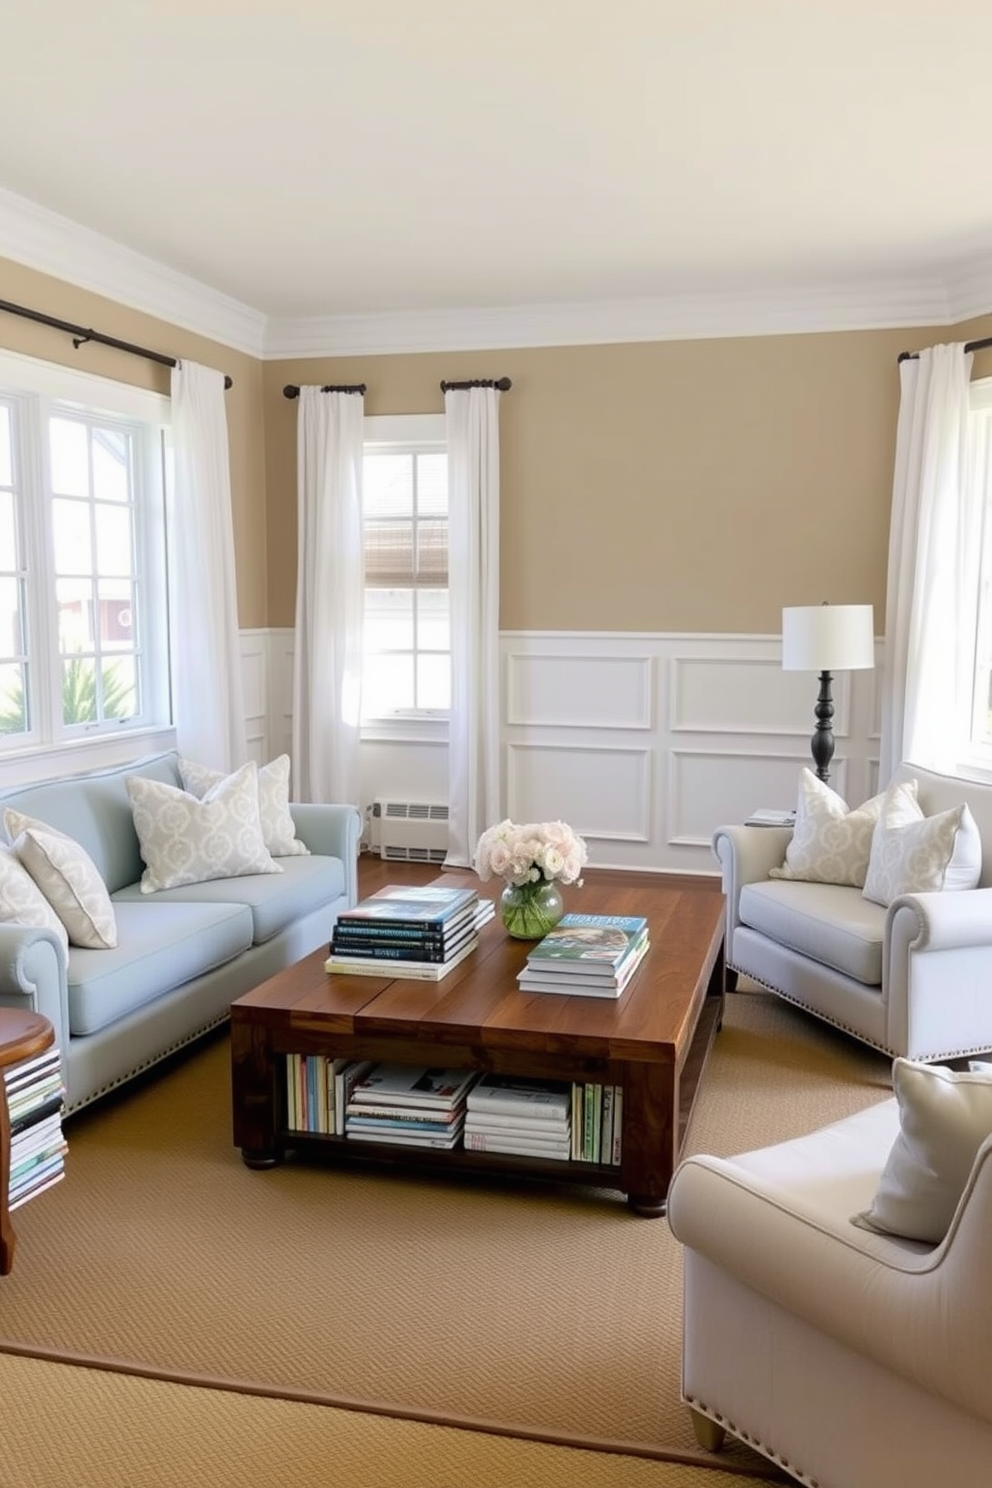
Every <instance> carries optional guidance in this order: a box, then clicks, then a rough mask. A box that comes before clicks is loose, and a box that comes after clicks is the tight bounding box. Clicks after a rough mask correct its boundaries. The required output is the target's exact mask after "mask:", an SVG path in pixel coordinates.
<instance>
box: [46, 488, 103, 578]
mask: <svg viewBox="0 0 992 1488" xmlns="http://www.w3.org/2000/svg"><path fill="white" fill-rule="evenodd" d="M91 509H92V508H91V507H90V505H89V503H88V502H85V501H53V502H52V533H53V536H54V538H55V572H56V573H60V574H88V573H92V572H93V549H92V546H91V542H90V511H91Z"/></svg>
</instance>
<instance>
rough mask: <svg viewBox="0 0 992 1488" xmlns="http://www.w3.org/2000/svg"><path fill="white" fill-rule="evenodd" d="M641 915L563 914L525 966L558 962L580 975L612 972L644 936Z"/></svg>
mask: <svg viewBox="0 0 992 1488" xmlns="http://www.w3.org/2000/svg"><path fill="white" fill-rule="evenodd" d="M647 925H648V922H647V920H646V919H645V918H644V916H643V915H593V914H566V915H563V916H562V918H561V919H560V920H559V921H558V924H557V925H556V926H555V928H554V929H553V930H549V931H548V933H547V935H546V936H545V937H544V939H543V940H541V941H539V942H538V944H537V945H536V946H535V947H534V949H533V950H532V951H531V952H530V954H529V955H528V957H527V967H528V969H529V970H532V971H537V970H539V969H542V968H545V969H546V968H549V967H550V968H555V967H556V966H558V965H559V964H560V963H561V962H567V963H568V969H569V970H570V971H574V972H577V973H582V974H584V975H592V976H595V975H601V974H602V973H603V972H604V971H613V972H615V971H616V970H617V968H618V967H619V966H620V965H621V964H622V963H623V961H624V960H625V959H626V957H627V956H629V955H630V954H631V952H632V951H633V950H634V949H635V948H636V947H637V946H638V945H639V944H640V942H641V941H643V940H645V939H646V937H647Z"/></svg>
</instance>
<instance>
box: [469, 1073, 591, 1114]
mask: <svg viewBox="0 0 992 1488" xmlns="http://www.w3.org/2000/svg"><path fill="white" fill-rule="evenodd" d="M467 1105H468V1109H469V1111H471V1112H484V1111H488V1112H492V1113H494V1114H496V1115H505V1116H523V1117H526V1118H528V1119H529V1120H533V1121H558V1122H567V1121H568V1119H569V1113H570V1109H571V1094H570V1086H569V1084H568V1082H567V1081H565V1080H537V1079H528V1078H527V1077H526V1076H516V1075H483V1076H482V1078H481V1079H480V1080H479V1081H478V1083H477V1084H475V1085H474V1086H473V1087H472V1089H471V1090H470V1091H469V1093H468V1100H467Z"/></svg>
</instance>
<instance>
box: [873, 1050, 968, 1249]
mask: <svg viewBox="0 0 992 1488" xmlns="http://www.w3.org/2000/svg"><path fill="white" fill-rule="evenodd" d="M892 1088H893V1090H894V1091H895V1095H896V1099H897V1100H898V1102H899V1135H898V1136H897V1137H896V1139H895V1141H894V1142H893V1144H892V1150H891V1152H890V1153H889V1156H888V1158H887V1160H886V1163H885V1167H884V1168H883V1170H882V1176H881V1178H880V1180H879V1184H878V1191H877V1192H876V1194H875V1197H874V1199H873V1200H872V1203H871V1207H870V1208H869V1209H867V1210H866V1211H865V1212H864V1213H863V1214H859V1215H856V1216H855V1223H856V1224H859V1225H860V1226H861V1227H862V1228H863V1229H869V1230H881V1231H882V1232H884V1233H886V1234H890V1235H904V1236H905V1237H906V1238H907V1239H909V1240H927V1241H929V1242H930V1243H931V1244H933V1245H937V1244H939V1243H940V1241H941V1240H943V1238H944V1236H945V1235H946V1234H947V1231H948V1230H949V1229H950V1225H951V1220H952V1219H953V1218H954V1211H955V1209H956V1208H957V1206H958V1201H959V1199H960V1198H961V1195H962V1194H963V1193H964V1190H965V1185H966V1184H967V1182H968V1177H969V1175H970V1173H971V1169H972V1166H973V1164H974V1161H975V1157H976V1155H977V1153H978V1149H979V1147H980V1146H981V1145H982V1143H983V1141H984V1140H985V1138H986V1137H987V1136H990V1135H992V1078H990V1077H989V1076H988V1075H986V1074H972V1073H971V1072H970V1071H969V1072H967V1073H964V1072H962V1073H958V1072H956V1071H954V1070H949V1069H944V1068H943V1067H942V1066H940V1065H930V1064H917V1063H916V1062H915V1061H913V1060H911V1059H896V1060H895V1062H894V1064H893V1066H892Z"/></svg>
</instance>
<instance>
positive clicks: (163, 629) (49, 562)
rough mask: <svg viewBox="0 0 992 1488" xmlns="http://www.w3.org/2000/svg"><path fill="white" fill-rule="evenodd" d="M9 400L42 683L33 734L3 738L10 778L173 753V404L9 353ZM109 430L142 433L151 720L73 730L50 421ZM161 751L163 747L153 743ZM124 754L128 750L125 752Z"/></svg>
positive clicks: (139, 463) (5, 369)
mask: <svg viewBox="0 0 992 1488" xmlns="http://www.w3.org/2000/svg"><path fill="white" fill-rule="evenodd" d="M0 394H2V396H3V398H4V401H5V402H10V403H11V404H12V405H13V408H14V416H15V421H16V430H15V438H16V439H17V446H18V453H19V458H20V465H21V481H20V486H21V490H22V493H23V495H24V498H25V507H26V508H27V509H25V510H24V511H23V512H22V522H23V527H22V533H23V543H24V555H23V556H24V558H25V559H26V562H27V566H28V574H29V580H28V584H27V586H26V617H25V618H26V623H27V631H28V648H29V656H30V657H31V664H32V671H33V674H34V693H33V698H32V702H33V709H32V724H33V727H32V729H31V730H30V731H29V732H28V733H26V734H17V735H11V736H7V737H0V764H2V765H3V768H4V774H5V777H6V778H10V779H11V780H13V779H14V778H15V776H16V778H17V779H18V780H22V779H23V780H28V779H32V778H39V776H45V775H48V774H51V773H53V770H55V769H57V768H59V767H60V766H61V765H62V764H63V763H64V764H67V765H68V763H69V761H70V760H71V759H73V758H76V757H77V756H78V754H79V753H80V752H81V751H82V752H85V753H86V754H87V755H88V756H90V755H92V756H95V758H94V759H92V760H91V759H90V758H88V759H87V762H86V766H84V768H88V767H90V766H91V764H97V765H99V764H101V763H103V762H105V761H106V762H108V763H109V762H116V760H118V759H120V758H121V757H133V756H134V755H135V753H137V752H140V749H139V750H136V748H135V742H134V741H135V740H136V739H139V738H140V739H142V740H143V741H144V747H146V748H159V747H161V748H166V747H169V746H170V745H171V744H172V743H174V730H173V727H172V722H171V696H170V684H169V634H168V625H169V610H168V595H167V570H166V563H165V561H164V554H165V539H166V532H165V500H164V490H163V484H164V481H165V479H166V471H165V468H164V463H165V452H166V450H167V449H168V446H169V443H170V436H171V419H172V412H171V403H170V400H169V399H168V398H167V397H163V396H162V395H161V394H158V393H153V392H149V391H147V390H145V389H143V388H136V387H133V386H131V385H130V384H127V383H119V382H114V381H112V380H111V379H109V378H105V377H98V376H95V375H94V374H92V373H88V372H79V371H76V370H75V369H74V368H71V367H63V366H60V365H58V364H56V363H52V362H43V361H39V360H38V359H37V358H34V357H29V356H24V355H22V354H20V353H17V352H9V351H0ZM63 410H64V411H66V412H68V413H70V414H71V413H74V412H75V413H81V414H84V415H86V416H87V417H88V418H94V417H95V418H100V419H106V420H107V421H108V422H109V423H113V422H118V423H121V422H123V423H126V424H128V425H130V426H134V425H139V426H141V427H140V429H139V430H138V433H137V438H136V442H135V498H136V524H135V547H136V567H135V581H136V583H137V584H139V585H140V588H141V591H142V593H143V599H144V603H143V606H142V612H141V620H142V632H141V646H140V649H141V651H142V653H143V656H144V666H143V683H144V685H143V687H142V692H141V700H142V705H143V710H142V712H141V713H140V714H138V715H137V716H135V717H134V718H129V719H127V720H122V721H116V720H114V721H111V720H107V721H106V722H104V723H95V724H91V725H83V726H79V725H74V726H69V727H66V726H64V725H63V723H62V716H61V714H62V709H61V681H60V674H59V667H58V634H57V625H58V622H57V615H56V604H55V573H54V554H53V549H52V541H51V506H50V504H49V501H48V500H47V499H42V501H41V503H40V505H38V506H36V505H35V504H34V503H35V502H36V501H37V499H38V497H39V495H40V496H41V497H42V498H45V497H46V496H47V493H48V490H49V487H48V482H47V479H46V470H47V460H48V453H47V449H46V447H45V429H46V423H45V420H46V418H47V416H48V415H49V414H51V413H56V414H57V413H59V412H61V411H63ZM151 741H154V742H151ZM122 746H123V748H122Z"/></svg>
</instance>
